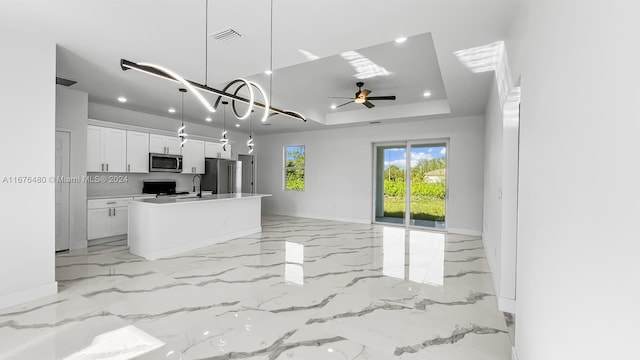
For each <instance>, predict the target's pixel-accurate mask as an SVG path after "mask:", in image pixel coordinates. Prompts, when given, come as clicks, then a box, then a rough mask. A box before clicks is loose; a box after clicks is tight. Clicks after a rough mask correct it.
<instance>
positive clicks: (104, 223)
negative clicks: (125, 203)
mask: <svg viewBox="0 0 640 360" xmlns="http://www.w3.org/2000/svg"><path fill="white" fill-rule="evenodd" d="M110 213H111V208H105V209H92V210H88V211H87V239H88V240H93V239H99V238H103V237H107V236H111V216H110Z"/></svg>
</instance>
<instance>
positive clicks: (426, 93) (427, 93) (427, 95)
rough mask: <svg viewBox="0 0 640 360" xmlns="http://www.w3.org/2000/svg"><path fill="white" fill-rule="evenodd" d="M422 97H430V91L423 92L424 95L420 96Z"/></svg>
mask: <svg viewBox="0 0 640 360" xmlns="http://www.w3.org/2000/svg"><path fill="white" fill-rule="evenodd" d="M422 96H424V97H429V96H431V91H425V92H424V94H422Z"/></svg>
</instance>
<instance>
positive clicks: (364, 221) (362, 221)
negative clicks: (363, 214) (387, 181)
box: [264, 212, 371, 224]
mask: <svg viewBox="0 0 640 360" xmlns="http://www.w3.org/2000/svg"><path fill="white" fill-rule="evenodd" d="M264 215H280V216H291V217H299V218H307V219H318V220H329V221H340V222H348V223H356V224H371V219H360V218H346V217H335V216H320V215H311V214H289V213H275V212H270V213H268V214H264Z"/></svg>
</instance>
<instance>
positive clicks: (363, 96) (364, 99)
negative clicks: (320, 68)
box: [329, 82, 396, 109]
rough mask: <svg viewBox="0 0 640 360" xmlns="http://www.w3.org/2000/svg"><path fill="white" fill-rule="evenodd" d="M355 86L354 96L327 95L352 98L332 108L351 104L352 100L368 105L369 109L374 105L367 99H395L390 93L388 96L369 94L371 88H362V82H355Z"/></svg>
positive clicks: (332, 97)
mask: <svg viewBox="0 0 640 360" xmlns="http://www.w3.org/2000/svg"><path fill="white" fill-rule="evenodd" d="M356 86H357V87H358V92H356V96H355V97H352V98H348V97H334V96H331V97H329V98H330V99H351V100H352V101H348V102H346V103H344V104H341V105H338V106H336V107H335V108H334V109H337V108H339V107H341V106H345V105H348V104H351V103H352V102H354V103H356V104H362V105H364V106H366V107H368V108H369V109H371V108H372V107H374V106H375V105H374V104H373V103H371V102H370V101H369V100H395V99H396V97H395V95H390V96H369V94H371V90H367V89H363V88H362V87H363V86H364V83H363V82H357V83H356Z"/></svg>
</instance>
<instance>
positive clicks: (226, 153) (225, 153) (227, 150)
mask: <svg viewBox="0 0 640 360" xmlns="http://www.w3.org/2000/svg"><path fill="white" fill-rule="evenodd" d="M222 148H223V149H222V158H223V159H231V144H227V146H224V147H222Z"/></svg>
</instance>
